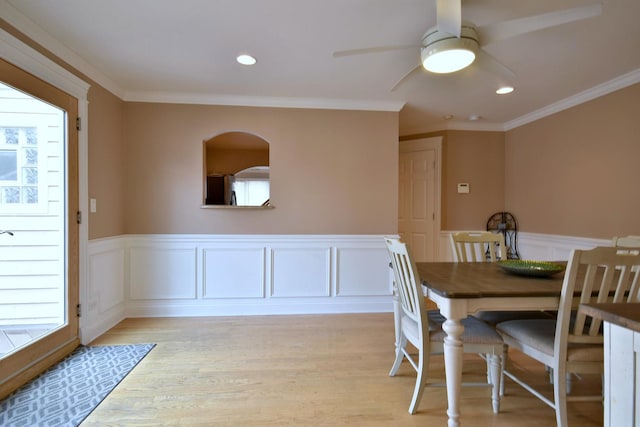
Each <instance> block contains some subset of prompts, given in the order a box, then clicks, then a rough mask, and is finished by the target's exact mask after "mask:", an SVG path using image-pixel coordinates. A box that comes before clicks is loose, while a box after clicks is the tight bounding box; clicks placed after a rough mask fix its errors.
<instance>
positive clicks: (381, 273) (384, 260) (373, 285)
mask: <svg viewBox="0 0 640 427" xmlns="http://www.w3.org/2000/svg"><path fill="white" fill-rule="evenodd" d="M336 264H337V265H336V269H337V272H336V282H337V283H336V291H335V293H336V295H338V296H374V295H389V294H391V293H392V292H393V285H392V283H390V281H383V280H380V278H381V277H385V276H389V272H390V271H391V269H390V268H389V253H388V252H387V250H386V248H338V249H336Z"/></svg>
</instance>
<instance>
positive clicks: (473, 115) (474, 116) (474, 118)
mask: <svg viewBox="0 0 640 427" xmlns="http://www.w3.org/2000/svg"><path fill="white" fill-rule="evenodd" d="M481 118H482V116H479V115H477V114H472V115H470V116H469V120H471V121H473V122H475V121H476V120H480V119H481Z"/></svg>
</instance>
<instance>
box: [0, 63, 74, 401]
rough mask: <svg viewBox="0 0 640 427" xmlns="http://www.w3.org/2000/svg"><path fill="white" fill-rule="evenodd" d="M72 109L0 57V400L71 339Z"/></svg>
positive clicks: (68, 99) (63, 97)
mask: <svg viewBox="0 0 640 427" xmlns="http://www.w3.org/2000/svg"><path fill="white" fill-rule="evenodd" d="M77 110H78V100H77V99H76V98H74V97H72V96H70V95H68V94H66V93H64V92H62V91H60V90H59V89H57V88H55V87H53V86H51V85H49V84H48V83H45V82H44V81H42V80H40V79H38V78H36V77H34V76H32V75H30V74H28V73H26V72H24V71H22V70H20V69H18V68H17V67H15V66H13V65H11V64H9V63H8V62H5V61H2V60H0V398H2V397H3V396H6V395H7V394H8V393H9V392H10V391H11V390H13V389H15V388H17V387H18V386H19V385H21V384H23V383H25V382H27V381H28V380H29V379H30V378H32V377H33V376H35V375H37V374H38V373H40V372H41V371H43V370H44V369H46V368H47V367H48V366H49V365H50V364H53V363H55V362H56V361H57V360H58V359H60V358H61V357H63V356H64V355H66V354H67V353H69V352H70V351H72V350H73V348H75V347H76V346H77V345H78V318H77V313H76V307H77V304H78V224H77V221H76V212H77V211H78V176H77V175H78V173H77V161H78V152H77V147H78V132H77V129H76V119H77Z"/></svg>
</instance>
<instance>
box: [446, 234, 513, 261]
mask: <svg viewBox="0 0 640 427" xmlns="http://www.w3.org/2000/svg"><path fill="white" fill-rule="evenodd" d="M449 238H450V242H451V250H452V251H453V256H454V260H455V261H456V262H484V261H488V262H495V261H498V260H499V259H507V250H506V247H507V246H506V245H505V243H504V236H503V235H502V234H498V233H492V232H490V231H459V232H457V233H451V234H450V235H449ZM496 248H497V249H498V250H496Z"/></svg>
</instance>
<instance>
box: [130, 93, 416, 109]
mask: <svg viewBox="0 0 640 427" xmlns="http://www.w3.org/2000/svg"><path fill="white" fill-rule="evenodd" d="M123 100H124V101H127V102H153V103H167V104H203V105H229V106H239V107H276V108H317V109H326V110H365V111H393V112H399V111H400V110H401V109H402V107H403V106H404V104H405V103H404V101H372V100H360V99H328V98H294V97H291V98H287V97H267V96H246V95H213V94H211V95H209V94H193V93H167V92H127V93H126V94H125V96H124V97H123Z"/></svg>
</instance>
